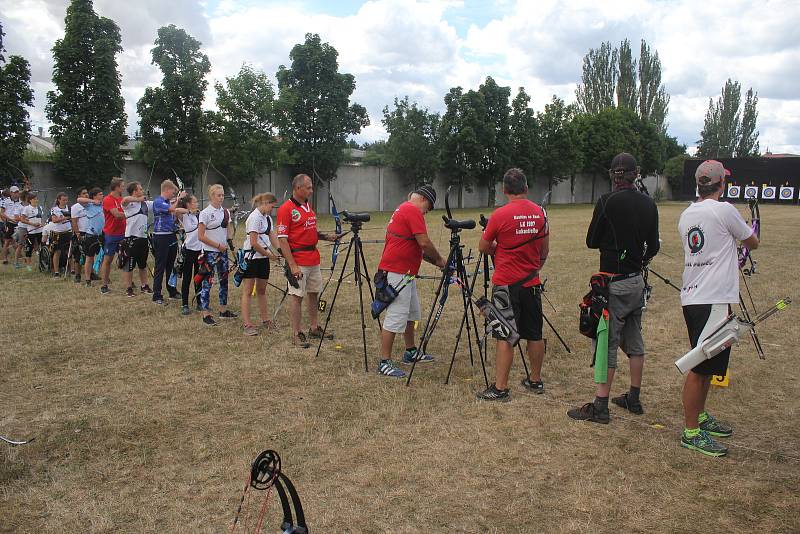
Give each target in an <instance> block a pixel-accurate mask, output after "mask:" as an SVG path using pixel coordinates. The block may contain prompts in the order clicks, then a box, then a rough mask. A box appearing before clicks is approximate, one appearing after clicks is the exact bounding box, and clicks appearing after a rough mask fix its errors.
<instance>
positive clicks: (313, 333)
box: [308, 325, 333, 339]
mask: <svg viewBox="0 0 800 534" xmlns="http://www.w3.org/2000/svg"><path fill="white" fill-rule="evenodd" d="M308 337H310V338H311V339H320V338H321V337H322V327H321V326H319V325H318V326H317V329H316V330H309V331H308ZM325 339H333V333H332V332H331V331H330V330H325Z"/></svg>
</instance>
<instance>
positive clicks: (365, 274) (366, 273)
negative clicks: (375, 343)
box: [358, 237, 383, 330]
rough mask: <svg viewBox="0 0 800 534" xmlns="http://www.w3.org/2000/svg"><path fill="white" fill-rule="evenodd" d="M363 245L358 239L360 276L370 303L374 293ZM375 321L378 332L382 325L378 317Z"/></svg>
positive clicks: (373, 298)
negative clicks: (367, 292) (366, 289)
mask: <svg viewBox="0 0 800 534" xmlns="http://www.w3.org/2000/svg"><path fill="white" fill-rule="evenodd" d="M363 243H364V242H363V241H362V240H361V238H360V237H359V238H358V246H359V249H360V250H361V266H362V267H363V268H364V270H363V271H362V276H363V277H364V279H365V280H366V281H367V287H368V288H369V298H370V302H375V291H373V289H372V278H370V276H369V269H367V258H366V257H365V256H364V247H363V246H362V245H363ZM377 321H378V330H381V329H382V328H383V323H382V322H381V318H380V316H379V317H378V319H377Z"/></svg>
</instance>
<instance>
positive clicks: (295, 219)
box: [292, 210, 300, 222]
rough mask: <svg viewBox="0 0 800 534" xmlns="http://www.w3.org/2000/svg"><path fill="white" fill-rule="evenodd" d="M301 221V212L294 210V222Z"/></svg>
mask: <svg viewBox="0 0 800 534" xmlns="http://www.w3.org/2000/svg"><path fill="white" fill-rule="evenodd" d="M298 221H300V212H299V211H297V210H292V222H298Z"/></svg>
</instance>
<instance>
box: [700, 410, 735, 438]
mask: <svg viewBox="0 0 800 534" xmlns="http://www.w3.org/2000/svg"><path fill="white" fill-rule="evenodd" d="M703 415H705V419H703ZM700 418H701V419H703V420H702V421H700V430H702V431H703V432H705V433H706V434H708V435H709V436H714V437H717V438H729V437H731V434H733V429H732V428H731V427H730V426H728V425H726V424H725V423H721V422H719V421H718V420H717V418H716V417H714V416H713V415H711V414H710V413H708V412H703V413H701V414H700Z"/></svg>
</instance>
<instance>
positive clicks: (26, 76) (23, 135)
mask: <svg viewBox="0 0 800 534" xmlns="http://www.w3.org/2000/svg"><path fill="white" fill-rule="evenodd" d="M3 35H4V34H3V26H2V24H0V88H2V90H0V170H2V172H4V173H5V172H8V173H10V174H11V175H17V174H19V173H21V172H23V171H22V169H24V168H26V167H27V165H26V163H25V161H24V156H25V149H26V148H27V146H28V141H29V140H30V127H31V124H30V118H29V115H28V110H27V109H26V106H31V105H33V91H31V85H30V81H31V68H30V64H29V63H28V61H27V60H26V59H25V58H23V57H21V56H9V58H8V62H7V63H6V59H5V56H4V55H3V52H4V51H5V49H4V48H3Z"/></svg>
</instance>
